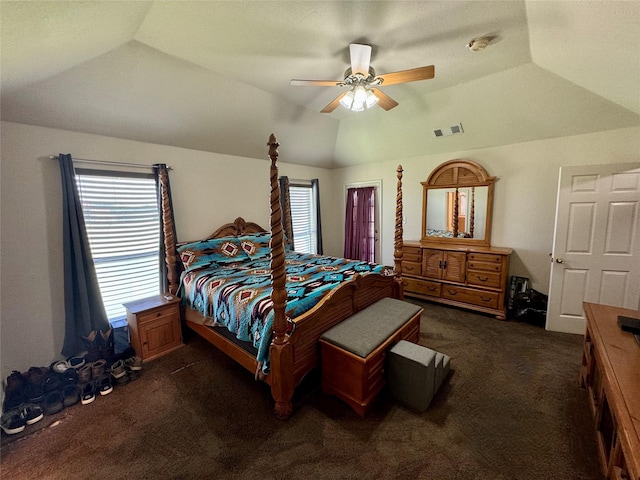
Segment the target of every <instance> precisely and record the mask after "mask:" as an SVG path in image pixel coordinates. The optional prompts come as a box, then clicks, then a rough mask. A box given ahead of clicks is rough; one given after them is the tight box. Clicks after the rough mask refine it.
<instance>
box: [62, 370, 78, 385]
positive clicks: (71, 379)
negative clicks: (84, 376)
mask: <svg viewBox="0 0 640 480" xmlns="http://www.w3.org/2000/svg"><path fill="white" fill-rule="evenodd" d="M60 382H61V383H62V385H63V386H64V385H76V384H77V383H78V372H76V370H75V369H74V368H69V369H68V370H67V371H66V372H64V373H63V374H61V375H60Z"/></svg>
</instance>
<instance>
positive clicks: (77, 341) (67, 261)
mask: <svg viewBox="0 0 640 480" xmlns="http://www.w3.org/2000/svg"><path fill="white" fill-rule="evenodd" d="M58 161H59V162H60V174H61V177H62V216H63V247H62V248H63V254H64V310H65V312H64V314H65V331H64V345H63V346H62V354H63V355H65V356H71V355H74V354H77V353H78V352H81V351H83V350H84V349H85V344H84V343H83V342H82V338H81V337H83V336H87V335H89V333H91V332H92V331H94V330H102V331H103V332H106V331H107V330H108V329H109V321H108V319H107V314H106V312H105V309H104V304H103V303H102V296H101V294H100V287H99V285H98V278H97V276H96V270H95V267H94V263H93V257H92V256H91V249H90V247H89V238H88V237H87V231H86V229H85V223H84V215H83V214H82V204H81V203H80V195H79V194H78V189H77V187H76V178H75V172H74V170H73V160H72V159H71V155H69V154H66V155H63V154H60V155H58Z"/></svg>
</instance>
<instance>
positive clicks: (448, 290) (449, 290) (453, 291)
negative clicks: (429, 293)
mask: <svg viewBox="0 0 640 480" xmlns="http://www.w3.org/2000/svg"><path fill="white" fill-rule="evenodd" d="M447 292H449V295H457V294H458V292H456V291H455V290H451V289H450V288H447Z"/></svg>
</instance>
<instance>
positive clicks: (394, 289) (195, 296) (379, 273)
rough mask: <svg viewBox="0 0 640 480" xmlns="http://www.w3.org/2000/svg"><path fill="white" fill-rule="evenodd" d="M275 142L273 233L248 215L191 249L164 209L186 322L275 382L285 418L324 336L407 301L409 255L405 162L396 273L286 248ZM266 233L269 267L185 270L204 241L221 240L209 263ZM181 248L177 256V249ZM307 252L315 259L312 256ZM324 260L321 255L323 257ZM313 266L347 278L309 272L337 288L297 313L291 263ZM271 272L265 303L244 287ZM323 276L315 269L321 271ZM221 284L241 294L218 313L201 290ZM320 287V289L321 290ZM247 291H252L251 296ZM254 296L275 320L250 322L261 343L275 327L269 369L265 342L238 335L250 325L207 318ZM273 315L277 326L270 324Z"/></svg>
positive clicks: (173, 284)
mask: <svg viewBox="0 0 640 480" xmlns="http://www.w3.org/2000/svg"><path fill="white" fill-rule="evenodd" d="M268 146H269V158H270V161H271V167H270V184H271V194H270V202H271V220H270V231H269V232H266V231H265V229H263V228H262V227H260V226H259V225H258V224H256V223H252V222H246V221H245V220H244V219H242V218H237V219H236V220H235V221H234V222H233V223H227V224H225V225H222V226H221V227H220V228H218V229H217V230H215V231H214V232H213V233H212V234H211V235H209V237H207V239H204V240H202V241H199V242H195V243H192V244H189V246H188V247H187V248H185V247H184V246H182V247H181V246H176V243H175V236H173V235H172V234H171V232H172V231H173V225H172V224H171V223H172V219H171V218H170V216H169V215H165V212H164V208H163V228H164V230H165V232H168V233H169V234H168V235H166V234H165V248H166V252H167V256H166V263H167V268H168V272H169V274H168V278H169V291H170V292H171V293H173V294H176V293H177V294H178V295H180V294H185V293H186V294H185V295H184V296H185V298H184V299H183V305H182V319H183V321H184V322H185V324H186V325H187V326H188V327H189V328H190V329H192V330H193V331H195V332H196V333H198V334H199V335H201V336H202V337H203V338H205V339H206V340H207V341H209V342H210V343H212V344H213V345H215V346H216V347H218V348H219V349H220V350H221V351H223V352H224V353H225V354H227V355H228V356H230V357H231V358H232V359H234V360H235V361H237V362H238V363H239V364H240V365H242V366H243V367H244V368H246V369H247V370H249V371H251V372H252V373H255V375H256V378H257V379H260V380H262V381H264V382H266V383H267V384H269V385H270V386H271V392H272V396H273V398H274V400H275V414H276V416H277V417H278V418H281V419H286V418H288V417H289V416H290V415H291V411H292V402H291V399H292V397H293V393H294V389H295V387H296V386H297V385H298V384H299V383H300V381H301V380H302V379H303V377H304V376H305V375H306V374H307V373H308V372H309V371H311V370H312V369H314V368H315V367H317V366H319V363H320V362H319V343H318V341H319V338H320V336H321V335H322V333H324V332H325V331H326V330H328V329H329V328H331V327H333V326H335V325H336V324H338V323H339V322H341V321H343V320H344V319H346V318H348V317H350V316H352V315H353V314H355V313H356V312H358V311H360V310H362V309H363V308H365V307H367V306H368V305H370V304H372V303H374V302H376V301H377V300H379V299H381V298H385V297H393V298H399V299H401V298H402V296H403V294H402V283H401V281H400V274H401V260H402V168H401V167H398V169H397V178H398V184H397V196H396V219H395V233H394V268H393V271H391V270H390V269H388V268H387V269H386V268H384V267H382V266H374V265H373V264H366V262H354V261H351V260H345V259H335V258H333V257H318V256H304V255H303V254H297V253H296V252H290V253H287V248H286V247H285V234H284V232H283V221H282V210H281V202H280V186H279V181H278V167H277V159H278V150H277V148H278V146H279V145H278V143H277V141H276V138H275V136H274V135H273V134H272V135H271V136H270V138H269V142H268ZM265 237H266V238H268V239H269V252H268V255H267V256H266V257H263V259H265V258H266V261H265V262H264V264H266V265H268V269H262V270H261V269H260V267H262V266H263V264H262V263H260V261H258V263H255V262H254V263H250V264H249V266H248V267H245V266H244V265H243V264H239V263H236V262H233V261H231V260H234V259H235V257H233V258H231V260H230V259H229V258H225V259H224V260H223V261H224V262H230V263H221V264H220V265H219V264H218V263H216V262H213V263H212V264H210V265H208V266H210V267H215V269H217V270H219V271H223V270H224V271H226V272H230V273H229V275H228V276H227V277H225V279H223V280H219V279H212V278H211V275H209V276H206V275H203V276H201V277H199V276H198V275H200V273H198V272H195V271H193V272H189V271H187V270H188V268H187V270H185V273H183V274H182V275H180V272H181V271H182V269H183V268H184V265H188V263H189V261H190V259H191V258H192V257H194V256H197V255H202V251H200V252H198V251H197V249H198V248H199V246H200V245H206V247H207V248H209V247H210V245H211V244H214V245H215V253H212V252H214V250H212V249H211V248H210V249H209V250H207V251H206V252H205V253H206V254H211V255H209V256H207V255H202V256H201V258H204V259H205V261H209V260H210V259H211V258H215V259H219V258H220V256H221V255H222V256H225V255H226V256H227V257H229V256H235V255H236V252H237V250H238V246H237V245H238V244H237V243H235V240H234V239H238V240H240V245H241V249H244V250H245V251H246V252H241V254H242V253H253V251H252V250H248V249H247V248H246V246H247V244H246V243H244V241H242V239H246V238H249V239H252V238H262V239H264V238H265ZM214 239H218V242H217V243H216V240H214ZM207 242H209V243H207ZM248 244H250V245H251V248H252V249H253V248H254V247H255V246H256V242H253V241H249V242H248ZM176 251H177V252H178V254H176ZM194 252H195V254H194ZM181 254H182V256H181ZM190 256H191V257H190ZM307 257H315V258H311V259H309V258H307ZM317 259H321V260H320V261H318V262H316V260H317ZM181 260H182V261H183V262H184V261H185V260H186V263H185V264H183V262H181ZM314 263H319V266H317V265H313V268H314V269H316V270H317V269H320V270H323V271H325V272H326V271H330V272H331V273H335V276H336V277H344V278H343V280H342V281H340V282H339V283H338V282H333V277H330V278H331V281H330V282H329V281H327V280H326V278H324V279H323V280H322V281H321V280H318V277H317V276H316V277H311V276H310V278H311V279H312V280H311V281H314V280H315V283H313V284H312V286H314V288H315V287H316V286H317V285H321V287H322V288H324V287H325V286H326V285H325V284H331V289H330V290H324V291H322V293H321V295H318V297H319V300H317V299H316V300H315V301H317V303H315V304H314V305H313V306H306V307H305V308H306V309H304V313H300V314H298V313H297V312H302V311H303V310H302V309H297V308H296V307H292V305H296V301H297V299H296V298H295V296H293V295H292V293H291V290H293V289H294V286H297V285H298V284H296V283H295V282H296V280H299V279H298V278H297V277H296V275H292V273H291V272H292V271H294V270H290V268H291V267H292V264H295V265H293V267H295V268H297V269H298V270H295V271H296V272H298V271H302V270H300V269H306V268H308V267H309V265H308V264H314ZM243 268H245V269H248V270H251V274H253V273H255V272H257V273H259V274H262V275H263V277H259V276H258V277H257V278H253V277H252V278H251V279H248V278H249V277H246V276H245V277H241V275H242V271H241V270H242V269H243ZM316 270H314V272H316ZM305 273H306V270H305ZM265 274H267V275H268V278H269V279H270V285H269V286H268V289H269V298H267V299H264V300H262V301H261V302H260V301H258V300H256V299H255V298H256V297H255V295H256V293H255V291H256V290H257V289H256V288H252V290H251V291H250V293H247V292H244V293H242V292H240V286H239V285H240V284H244V283H251V287H254V285H257V284H258V283H260V282H264V275H265ZM316 274H317V273H314V275H316ZM327 276H328V274H327V273H325V277H327ZM180 277H182V278H181V280H182V281H183V283H182V285H180V284H179V278H180ZM205 279H206V280H205ZM245 279H246V280H245ZM185 280H186V281H187V282H188V283H189V284H188V285H186V284H185V282H184V281H185ZM211 281H213V282H214V284H215V287H212V288H209V287H206V286H205V285H210V283H209V284H206V283H205V282H211ZM225 282H226V283H225ZM323 282H324V283H323ZM221 283H225V285H226V288H227V290H226V292H224V293H225V295H226V296H227V297H232V296H233V295H236V297H235V298H236V299H235V300H233V302H235V303H233V304H232V305H231V306H230V307H228V306H224V307H223V308H222V309H220V308H218V309H217V310H216V308H217V307H218V306H219V305H220V301H219V300H218V299H217V298H216V300H208V299H205V298H204V297H203V296H202V295H201V291H203V290H215V289H218V290H220V289H219V288H218V286H219V285H220V284H221ZM334 283H335V285H334ZM309 285H310V283H309V282H307V283H306V284H304V286H309ZM244 286H245V285H243V286H242V288H244ZM327 288H328V287H327ZM315 289H316V290H318V289H320V287H317V288H315ZM242 295H246V297H243V296H242ZM251 296H254V297H252V298H251V301H254V302H257V303H254V304H253V305H254V306H253V310H252V312H255V311H257V310H260V311H261V313H264V314H265V318H266V315H268V316H269V317H268V318H269V322H267V321H266V320H264V319H263V324H261V326H262V328H263V330H262V331H260V329H259V328H253V327H251V328H253V330H252V332H253V335H254V337H253V339H254V340H256V339H257V338H259V340H260V341H265V331H266V329H268V332H267V333H268V335H269V336H268V338H266V340H268V344H267V350H268V354H267V355H268V362H269V368H264V363H263V360H262V359H261V358H260V353H258V355H256V348H257V349H258V352H260V349H261V348H262V349H264V348H263V347H262V346H260V345H257V344H256V343H255V342H254V344H253V346H254V347H256V348H251V346H252V345H251V343H250V342H242V341H239V340H238V338H236V336H237V337H241V335H240V334H238V335H236V333H237V331H236V328H235V327H238V329H240V327H242V328H245V327H244V326H240V325H233V327H234V328H232V329H231V330H233V332H232V333H229V331H228V330H227V329H226V328H224V327H219V326H212V325H214V324H216V323H217V322H218V320H220V319H218V318H213V319H212V318H207V317H212V316H213V317H215V316H216V315H218V314H219V312H222V316H225V317H227V316H229V315H230V313H231V310H235V309H236V308H239V305H240V303H243V302H244V299H245V298H249V297H251ZM238 299H240V300H238ZM189 300H190V301H189ZM216 302H217V303H216ZM212 303H215V305H211V304H212ZM196 304H205V306H204V309H201V311H199V310H196V309H195V308H192V307H194V306H196ZM243 305H244V306H245V308H247V309H248V308H249V307H248V305H249V303H248V302H246V303H243ZM212 312H213V314H212ZM265 312H266V313H265ZM288 314H291V316H292V317H293V318H289V315H288ZM271 319H272V323H270V322H271ZM232 323H233V322H232ZM244 340H247V339H244Z"/></svg>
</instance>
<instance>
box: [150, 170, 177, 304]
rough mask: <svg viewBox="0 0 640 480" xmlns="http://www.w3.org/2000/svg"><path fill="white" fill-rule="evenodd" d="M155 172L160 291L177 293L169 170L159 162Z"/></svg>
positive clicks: (174, 229) (174, 234)
mask: <svg viewBox="0 0 640 480" xmlns="http://www.w3.org/2000/svg"><path fill="white" fill-rule="evenodd" d="M153 174H154V176H155V179H156V184H157V185H158V189H157V190H158V209H159V212H160V262H159V264H160V291H162V292H169V293H171V294H175V293H176V292H177V291H178V269H177V265H178V257H177V251H176V241H177V239H176V224H175V219H174V216H173V201H172V199H171V184H170V182H169V171H168V169H167V166H166V165H165V164H164V163H157V164H155V165H154V166H153Z"/></svg>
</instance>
